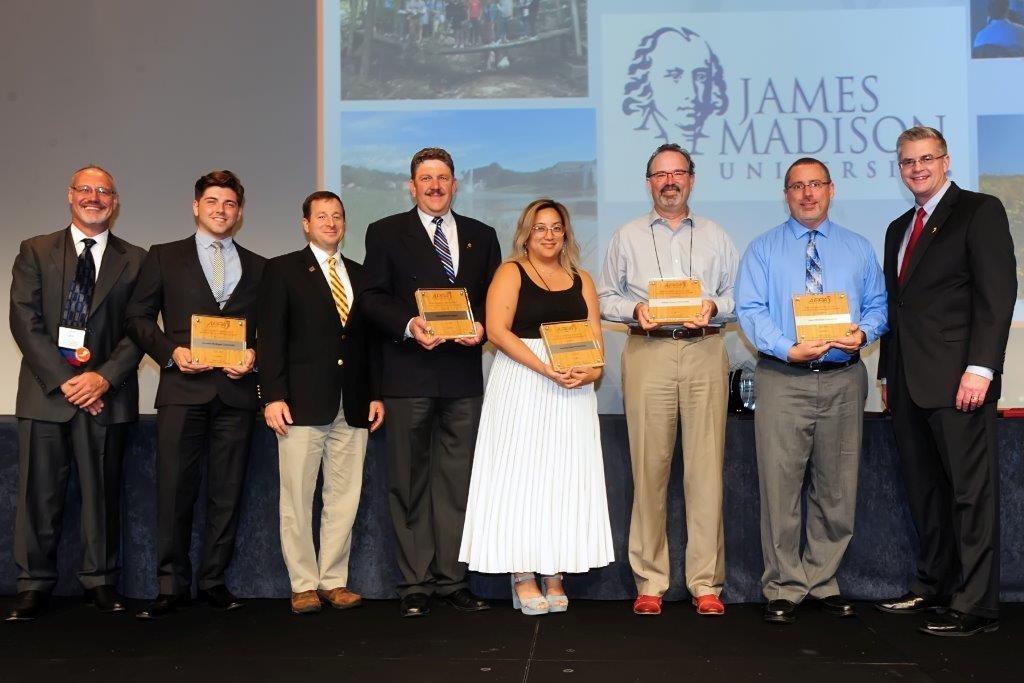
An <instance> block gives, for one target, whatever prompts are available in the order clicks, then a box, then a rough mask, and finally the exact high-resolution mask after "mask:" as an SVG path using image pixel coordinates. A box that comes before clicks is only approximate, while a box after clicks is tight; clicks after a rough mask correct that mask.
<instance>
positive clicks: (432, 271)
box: [356, 147, 501, 617]
mask: <svg viewBox="0 0 1024 683" xmlns="http://www.w3.org/2000/svg"><path fill="white" fill-rule="evenodd" d="M457 189H458V181H456V180H455V162H453V161H452V158H451V155H450V154H448V152H446V151H445V150H443V149H440V148H436V147H428V148H426V149H422V150H420V151H419V152H417V153H416V154H415V155H414V156H413V158H412V162H411V164H410V179H409V193H410V194H411V195H412V199H413V201H414V202H415V204H416V205H415V206H414V207H413V208H412V210H410V211H407V212H405V213H400V214H396V215H394V216H388V217H387V218H382V219H381V220H379V221H377V222H375V223H372V224H371V225H370V226H369V227H368V228H367V229H366V260H365V263H364V267H363V283H362V288H361V290H360V293H357V295H356V296H357V298H359V297H361V298H362V311H363V313H364V314H365V315H366V316H367V317H368V318H369V319H370V321H371V322H373V323H374V324H375V325H376V326H377V327H378V328H379V329H380V331H381V332H382V333H383V334H384V335H385V336H386V337H387V341H385V342H384V345H383V381H382V386H381V396H382V397H383V399H384V407H385V409H386V411H387V416H388V427H387V448H388V476H389V478H390V505H391V517H392V521H393V522H394V525H395V534H396V537H397V541H398V564H399V567H400V569H401V571H402V582H401V584H400V585H399V587H398V593H399V595H400V596H401V598H402V602H401V614H402V616H403V617H420V616H424V615H426V614H427V613H428V612H429V611H430V597H431V595H434V594H436V595H437V596H439V597H441V598H443V599H444V600H445V602H447V603H448V604H450V605H451V606H453V607H454V608H456V609H458V610H460V611H464V612H475V611H478V610H483V609H487V608H488V605H487V603H486V602H484V601H483V600H480V599H479V598H477V597H476V596H475V595H473V594H472V593H471V592H470V590H469V585H468V583H467V581H466V565H465V564H463V563H461V562H459V561H458V560H459V546H460V544H461V541H462V527H463V521H464V516H465V511H466V499H467V496H468V495H469V475H470V472H471V470H472V461H473V449H474V447H475V445H476V432H477V426H478V425H479V423H480V409H481V407H482V405H483V391H484V386H483V371H482V368H481V353H480V345H481V342H482V341H483V336H484V327H483V320H484V297H485V295H486V293H487V287H488V285H490V282H491V277H492V276H493V275H494V271H495V270H496V269H497V267H498V263H499V261H500V260H501V252H500V249H499V248H498V237H497V234H496V233H495V232H494V228H492V227H490V226H489V225H484V224H483V223H481V222H480V221H477V220H474V219H472V218H469V217H467V216H462V215H459V214H456V213H454V212H453V211H452V210H451V206H452V201H453V200H454V199H455V192H456V190H457ZM430 288H442V289H448V288H465V290H466V292H467V293H468V295H469V301H470V304H471V306H472V309H473V318H474V319H475V320H476V336H475V337H474V338H471V339H456V340H453V341H445V340H443V339H441V338H439V337H436V336H434V335H433V333H432V332H431V331H430V328H429V327H428V326H427V323H426V321H425V320H424V319H423V318H422V317H421V316H420V315H419V312H418V309H417V306H416V290H417V289H430Z"/></svg>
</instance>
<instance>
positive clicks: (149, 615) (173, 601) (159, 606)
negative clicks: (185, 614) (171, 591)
mask: <svg viewBox="0 0 1024 683" xmlns="http://www.w3.org/2000/svg"><path fill="white" fill-rule="evenodd" d="M189 602H190V600H189V599H188V598H187V597H186V596H184V595H167V594H163V593H162V594H160V595H158V596H156V600H154V601H153V602H151V603H149V604H148V605H146V606H145V607H143V608H142V609H141V610H139V611H138V612H136V613H135V616H136V617H138V618H139V619H160V618H163V617H166V616H167V615H168V614H171V613H172V612H174V611H176V610H177V609H178V608H179V607H184V606H185V605H187V604H189Z"/></svg>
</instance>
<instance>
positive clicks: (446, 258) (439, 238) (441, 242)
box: [431, 216, 455, 284]
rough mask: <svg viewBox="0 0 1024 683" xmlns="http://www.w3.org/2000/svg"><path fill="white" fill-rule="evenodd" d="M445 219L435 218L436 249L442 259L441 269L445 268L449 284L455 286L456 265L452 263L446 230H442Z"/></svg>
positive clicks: (433, 221)
mask: <svg viewBox="0 0 1024 683" xmlns="http://www.w3.org/2000/svg"><path fill="white" fill-rule="evenodd" d="M443 222H444V219H443V218H441V217H440V216H437V217H435V218H434V220H432V221H431V223H433V224H434V226H435V228H434V249H435V251H437V257H438V258H439V259H441V267H442V268H444V274H445V275H446V276H447V277H448V282H451V283H452V284H455V264H454V263H452V252H451V249H449V248H448V238H447V237H445V236H444V230H442V229H441V223H443Z"/></svg>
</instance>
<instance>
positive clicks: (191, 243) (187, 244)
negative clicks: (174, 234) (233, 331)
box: [181, 236, 244, 312]
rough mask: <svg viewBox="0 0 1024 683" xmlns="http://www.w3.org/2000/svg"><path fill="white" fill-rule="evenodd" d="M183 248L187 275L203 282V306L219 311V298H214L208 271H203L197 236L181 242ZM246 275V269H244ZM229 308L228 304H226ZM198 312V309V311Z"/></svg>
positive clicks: (200, 289)
mask: <svg viewBox="0 0 1024 683" xmlns="http://www.w3.org/2000/svg"><path fill="white" fill-rule="evenodd" d="M181 246H182V248H183V249H184V250H185V254H184V256H185V258H184V259H182V261H183V262H184V263H185V269H186V270H187V275H186V276H187V277H188V278H189V279H192V280H197V281H198V282H200V283H201V285H202V286H201V287H200V288H199V291H200V292H202V293H201V294H200V296H201V297H202V298H203V301H204V303H203V304H202V305H203V306H205V307H206V309H207V310H210V311H219V310H220V306H218V305H217V300H216V299H214V298H213V290H212V289H210V281H209V280H207V279H206V273H204V272H203V264H201V263H200V262H199V243H198V242H196V239H195V236H192V237H189V238H187V239H185V240H183V241H182V242H181ZM243 275H244V270H243ZM224 307H225V308H227V306H226V305H225V306H224ZM197 312H198V311H197Z"/></svg>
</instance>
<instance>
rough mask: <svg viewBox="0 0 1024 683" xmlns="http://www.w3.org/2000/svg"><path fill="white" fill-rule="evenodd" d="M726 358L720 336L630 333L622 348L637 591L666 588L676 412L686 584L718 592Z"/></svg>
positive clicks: (696, 592) (631, 539) (720, 579)
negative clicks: (666, 336)
mask: <svg viewBox="0 0 1024 683" xmlns="http://www.w3.org/2000/svg"><path fill="white" fill-rule="evenodd" d="M728 375H729V358H728V355H727V354H726V351H725V341H724V339H723V337H722V335H720V334H719V335H713V336H709V337H704V338H697V339H679V340H676V339H661V338H649V337H639V336H630V337H629V339H628V340H627V341H626V348H625V350H624V351H623V353H622V393H623V397H624V399H625V404H626V424H627V426H628V428H629V451H630V456H631V459H632V463H633V514H632V517H631V519H630V524H629V564H630V566H631V567H632V569H633V577H634V579H635V580H636V587H637V591H638V592H639V593H640V594H641V595H657V596H661V595H663V594H664V593H665V591H667V590H668V587H669V556H668V537H667V531H666V518H667V515H666V508H667V505H668V479H669V472H670V470H671V467H672V454H673V452H674V451H675V444H676V426H677V425H678V424H679V422H678V420H679V418H682V440H683V495H684V498H685V502H686V536H687V542H686V587H687V588H688V589H689V591H690V594H691V595H693V596H695V597H696V596H701V595H707V594H709V593H714V594H715V595H718V594H719V593H721V592H722V585H723V584H724V583H725V534H724V528H723V524H722V489H723V484H722V464H723V461H724V458H725V413H726V404H727V400H728V393H729V392H728Z"/></svg>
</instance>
